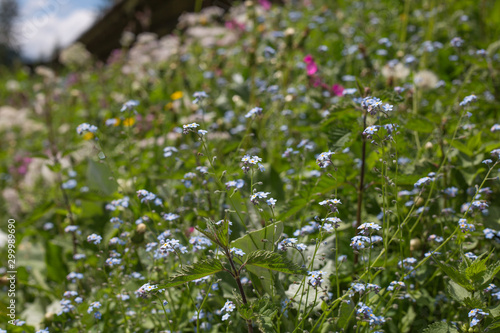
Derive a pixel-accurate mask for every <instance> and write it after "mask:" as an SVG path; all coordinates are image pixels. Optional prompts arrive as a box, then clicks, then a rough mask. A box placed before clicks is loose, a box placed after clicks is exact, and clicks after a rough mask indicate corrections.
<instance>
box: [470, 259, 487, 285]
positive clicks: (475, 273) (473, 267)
mask: <svg viewBox="0 0 500 333" xmlns="http://www.w3.org/2000/svg"><path fill="white" fill-rule="evenodd" d="M488 259H489V256H488V257H486V258H484V259H481V260H479V258H478V259H476V260H474V261H473V262H472V263H471V264H470V266H469V267H467V268H466V269H465V276H467V278H468V279H471V280H477V279H481V278H482V275H483V274H484V272H486V270H487V268H488V267H487V266H486V261H488Z"/></svg>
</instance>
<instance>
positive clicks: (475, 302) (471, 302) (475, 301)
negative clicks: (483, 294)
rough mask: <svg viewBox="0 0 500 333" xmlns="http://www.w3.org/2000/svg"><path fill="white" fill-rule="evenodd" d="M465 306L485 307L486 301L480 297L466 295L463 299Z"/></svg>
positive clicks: (472, 307)
mask: <svg viewBox="0 0 500 333" xmlns="http://www.w3.org/2000/svg"><path fill="white" fill-rule="evenodd" d="M463 304H464V305H465V307H467V308H470V309H484V308H485V306H486V305H485V303H484V302H483V301H482V300H481V299H480V298H478V297H466V298H465V299H464V301H463Z"/></svg>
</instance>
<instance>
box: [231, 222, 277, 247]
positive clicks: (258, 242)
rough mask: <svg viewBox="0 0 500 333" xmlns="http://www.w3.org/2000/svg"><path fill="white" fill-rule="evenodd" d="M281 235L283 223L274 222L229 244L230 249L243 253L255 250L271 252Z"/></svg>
mask: <svg viewBox="0 0 500 333" xmlns="http://www.w3.org/2000/svg"><path fill="white" fill-rule="evenodd" d="M282 233H283V222H276V223H273V224H270V225H268V226H267V227H264V228H262V229H259V230H255V231H252V232H249V233H248V234H246V235H245V236H242V237H240V238H238V239H235V240H234V241H232V242H231V247H236V248H238V249H242V250H243V252H245V253H251V252H253V251H257V250H273V249H274V243H276V242H277V241H278V240H279V239H280V237H281V234H282Z"/></svg>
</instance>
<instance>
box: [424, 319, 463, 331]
mask: <svg viewBox="0 0 500 333" xmlns="http://www.w3.org/2000/svg"><path fill="white" fill-rule="evenodd" d="M423 333H459V331H458V330H457V328H456V327H455V326H453V325H452V324H449V323H446V322H442V321H440V322H437V323H432V324H430V325H429V326H427V328H426V329H424V331H423Z"/></svg>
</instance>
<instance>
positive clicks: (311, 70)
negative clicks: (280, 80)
mask: <svg viewBox="0 0 500 333" xmlns="http://www.w3.org/2000/svg"><path fill="white" fill-rule="evenodd" d="M304 62H305V63H306V64H307V66H306V71H307V75H308V76H313V75H314V74H316V73H317V72H318V65H317V64H316V63H315V62H314V59H313V57H312V55H310V54H308V55H306V56H305V57H304Z"/></svg>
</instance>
